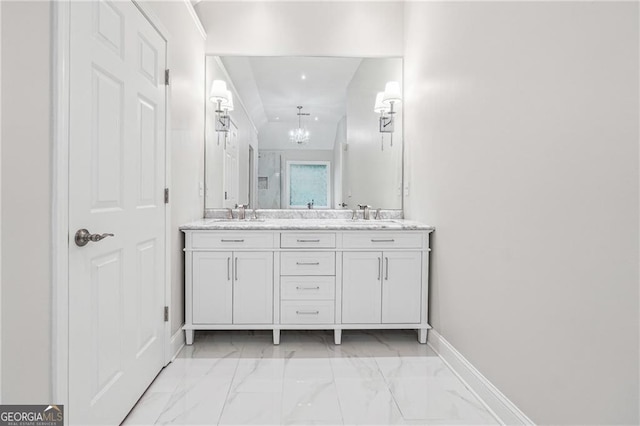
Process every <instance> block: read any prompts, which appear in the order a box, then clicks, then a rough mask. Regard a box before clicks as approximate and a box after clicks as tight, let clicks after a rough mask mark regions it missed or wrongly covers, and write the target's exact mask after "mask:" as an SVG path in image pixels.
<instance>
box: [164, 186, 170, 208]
mask: <svg viewBox="0 0 640 426" xmlns="http://www.w3.org/2000/svg"><path fill="white" fill-rule="evenodd" d="M164 203H165V204H169V188H165V189H164Z"/></svg>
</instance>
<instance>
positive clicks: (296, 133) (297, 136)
mask: <svg viewBox="0 0 640 426" xmlns="http://www.w3.org/2000/svg"><path fill="white" fill-rule="evenodd" d="M297 108H298V128H297V129H292V130H291V131H290V132H289V140H290V141H291V142H293V143H296V144H298V145H303V144H305V143H307V142H309V131H308V130H307V129H305V128H303V127H302V116H303V115H310V114H309V113H306V112H302V107H301V106H298V107H297Z"/></svg>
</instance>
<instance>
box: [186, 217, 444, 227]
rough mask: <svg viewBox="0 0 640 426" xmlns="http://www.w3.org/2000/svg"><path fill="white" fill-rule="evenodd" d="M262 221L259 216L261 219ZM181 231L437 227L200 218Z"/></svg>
mask: <svg viewBox="0 0 640 426" xmlns="http://www.w3.org/2000/svg"><path fill="white" fill-rule="evenodd" d="M258 218H260V216H258ZM180 229H181V230H182V231H193V230H220V231H224V230H265V231H279V230H301V231H304V230H309V231H325V230H326V231H331V230H343V231H349V230H360V229H365V230H371V231H377V230H381V231H386V230H393V231H401V230H421V231H425V230H426V231H433V230H434V227H432V226H428V225H425V224H423V223H420V222H415V221H412V220H405V219H381V220H362V219H359V220H351V219H259V220H238V219H233V220H231V219H200V220H196V221H194V222H191V223H186V224H184V225H182V226H181V227H180Z"/></svg>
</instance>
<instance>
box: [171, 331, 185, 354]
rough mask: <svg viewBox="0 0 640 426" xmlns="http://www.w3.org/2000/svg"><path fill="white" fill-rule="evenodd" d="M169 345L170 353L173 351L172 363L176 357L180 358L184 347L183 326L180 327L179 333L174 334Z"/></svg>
mask: <svg viewBox="0 0 640 426" xmlns="http://www.w3.org/2000/svg"><path fill="white" fill-rule="evenodd" d="M183 325H184V324H183ZM169 345H170V351H171V352H170V354H171V362H172V361H173V360H174V359H176V356H178V353H179V352H180V351H181V350H182V348H183V347H184V331H183V330H182V326H180V328H179V329H178V331H176V332H175V333H173V336H171V340H170V342H169Z"/></svg>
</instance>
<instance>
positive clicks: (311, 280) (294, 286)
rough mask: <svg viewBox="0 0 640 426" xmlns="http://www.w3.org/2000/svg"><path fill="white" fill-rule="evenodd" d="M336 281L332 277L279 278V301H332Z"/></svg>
mask: <svg viewBox="0 0 640 426" xmlns="http://www.w3.org/2000/svg"><path fill="white" fill-rule="evenodd" d="M335 291H336V279H335V278H334V277H281V278H280V299H281V300H333V299H334V298H335Z"/></svg>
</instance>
